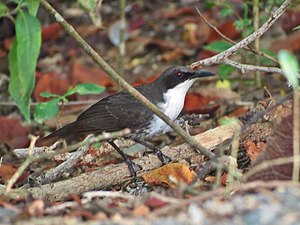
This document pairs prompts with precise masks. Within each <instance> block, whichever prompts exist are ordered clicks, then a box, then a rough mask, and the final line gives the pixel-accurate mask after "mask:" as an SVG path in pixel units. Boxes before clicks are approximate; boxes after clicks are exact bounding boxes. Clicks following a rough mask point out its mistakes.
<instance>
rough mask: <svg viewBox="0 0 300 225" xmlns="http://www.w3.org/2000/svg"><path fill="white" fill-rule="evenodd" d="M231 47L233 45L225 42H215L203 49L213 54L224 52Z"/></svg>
mask: <svg viewBox="0 0 300 225" xmlns="http://www.w3.org/2000/svg"><path fill="white" fill-rule="evenodd" d="M231 46H232V44H231V43H228V42H225V41H214V42H212V43H210V44H208V45H205V46H204V47H203V48H204V49H207V50H210V51H213V52H222V51H225V50H226V49H228V48H230V47H231Z"/></svg>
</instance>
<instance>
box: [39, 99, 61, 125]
mask: <svg viewBox="0 0 300 225" xmlns="http://www.w3.org/2000/svg"><path fill="white" fill-rule="evenodd" d="M58 103H59V98H54V99H52V100H50V101H48V102H42V103H39V104H38V105H37V106H36V107H35V109H34V120H35V121H36V122H37V123H43V122H44V121H45V120H47V119H50V118H52V117H54V116H55V115H56V114H57V113H58V111H59V107H58Z"/></svg>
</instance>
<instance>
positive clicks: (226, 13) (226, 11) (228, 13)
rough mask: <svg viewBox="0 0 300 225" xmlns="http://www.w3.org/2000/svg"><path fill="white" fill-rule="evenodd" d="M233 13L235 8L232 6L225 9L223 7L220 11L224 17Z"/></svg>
mask: <svg viewBox="0 0 300 225" xmlns="http://www.w3.org/2000/svg"><path fill="white" fill-rule="evenodd" d="M232 14H233V9H232V8H229V7H225V8H223V9H221V11H220V15H221V17H222V18H225V17H227V16H230V15H232Z"/></svg>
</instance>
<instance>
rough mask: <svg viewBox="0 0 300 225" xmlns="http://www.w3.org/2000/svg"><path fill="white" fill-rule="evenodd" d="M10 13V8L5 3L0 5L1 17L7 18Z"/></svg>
mask: <svg viewBox="0 0 300 225" xmlns="http://www.w3.org/2000/svg"><path fill="white" fill-rule="evenodd" d="M7 12H8V8H7V6H6V5H4V4H3V3H0V17H2V16H5V15H6V14H7Z"/></svg>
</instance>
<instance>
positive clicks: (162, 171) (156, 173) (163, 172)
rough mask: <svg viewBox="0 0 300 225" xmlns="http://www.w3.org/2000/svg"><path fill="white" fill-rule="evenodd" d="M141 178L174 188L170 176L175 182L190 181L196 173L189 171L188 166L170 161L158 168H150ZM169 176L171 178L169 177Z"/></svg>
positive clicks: (151, 182)
mask: <svg viewBox="0 0 300 225" xmlns="http://www.w3.org/2000/svg"><path fill="white" fill-rule="evenodd" d="M142 177H143V179H144V180H145V181H146V182H147V183H150V184H156V185H160V184H167V185H168V186H170V187H172V188H174V187H176V184H174V181H173V179H172V178H171V177H173V178H174V179H175V180H176V182H178V183H179V182H184V183H187V184H188V183H191V182H192V181H193V179H194V178H195V177H196V173H195V172H194V171H191V170H190V169H189V167H188V166H186V165H185V164H182V163H171V164H168V165H165V166H163V167H160V168H158V169H155V170H152V171H150V172H148V173H146V174H144V175H143V176H142ZM170 178H171V179H170Z"/></svg>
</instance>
